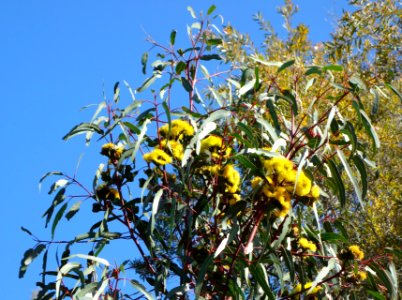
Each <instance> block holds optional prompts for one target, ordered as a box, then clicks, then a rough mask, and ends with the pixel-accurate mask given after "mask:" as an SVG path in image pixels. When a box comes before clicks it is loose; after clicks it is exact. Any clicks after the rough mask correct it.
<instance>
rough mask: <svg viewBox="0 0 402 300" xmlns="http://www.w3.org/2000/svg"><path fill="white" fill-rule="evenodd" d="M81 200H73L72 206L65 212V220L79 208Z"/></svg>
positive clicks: (72, 215)
mask: <svg viewBox="0 0 402 300" xmlns="http://www.w3.org/2000/svg"><path fill="white" fill-rule="evenodd" d="M81 203H82V201H78V202H75V203H74V204H73V206H72V207H71V208H70V210H69V211H68V213H66V218H67V220H70V219H71V218H72V217H74V215H75V214H76V213H77V212H78V211H79V210H80V207H81Z"/></svg>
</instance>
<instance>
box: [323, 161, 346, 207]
mask: <svg viewBox="0 0 402 300" xmlns="http://www.w3.org/2000/svg"><path fill="white" fill-rule="evenodd" d="M327 165H328V167H329V169H330V170H331V178H332V179H333V180H334V184H335V186H334V188H335V189H336V192H337V194H338V199H339V201H340V202H341V206H342V207H344V206H345V204H346V191H345V186H344V184H343V181H342V178H341V176H340V175H339V172H338V169H337V167H336V164H335V163H334V161H333V160H332V159H329V160H328V161H327Z"/></svg>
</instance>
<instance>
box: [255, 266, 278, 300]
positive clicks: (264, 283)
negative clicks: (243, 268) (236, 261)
mask: <svg viewBox="0 0 402 300" xmlns="http://www.w3.org/2000/svg"><path fill="white" fill-rule="evenodd" d="M249 269H250V272H251V275H253V278H254V279H255V280H256V281H257V282H258V284H259V285H260V286H261V288H262V289H263V291H264V293H265V295H266V296H267V297H268V299H270V300H275V299H276V297H275V295H274V293H273V292H272V290H271V288H270V286H269V279H268V274H267V272H266V270H265V268H264V266H263V264H260V263H257V264H252V265H251V266H250V267H249Z"/></svg>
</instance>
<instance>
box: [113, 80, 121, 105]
mask: <svg viewBox="0 0 402 300" xmlns="http://www.w3.org/2000/svg"><path fill="white" fill-rule="evenodd" d="M119 85H120V82H118V81H117V82H116V83H115V85H114V88H113V92H114V93H113V94H114V95H113V101H114V102H115V103H116V104H117V103H118V102H119V100H120V87H119Z"/></svg>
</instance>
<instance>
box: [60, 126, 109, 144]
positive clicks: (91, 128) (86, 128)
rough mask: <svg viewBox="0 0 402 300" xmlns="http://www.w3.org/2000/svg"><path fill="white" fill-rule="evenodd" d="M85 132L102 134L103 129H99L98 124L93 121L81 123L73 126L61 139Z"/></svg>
mask: <svg viewBox="0 0 402 300" xmlns="http://www.w3.org/2000/svg"><path fill="white" fill-rule="evenodd" d="M87 132H96V133H98V134H103V130H102V129H100V128H99V126H98V125H96V124H93V123H81V124H78V125H76V126H74V127H73V128H72V129H71V130H70V131H69V132H68V133H67V134H66V135H65V136H63V140H65V141H67V140H69V139H70V138H72V137H73V136H76V135H79V134H83V133H87Z"/></svg>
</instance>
